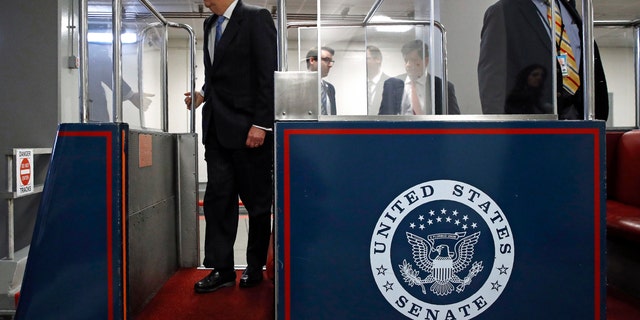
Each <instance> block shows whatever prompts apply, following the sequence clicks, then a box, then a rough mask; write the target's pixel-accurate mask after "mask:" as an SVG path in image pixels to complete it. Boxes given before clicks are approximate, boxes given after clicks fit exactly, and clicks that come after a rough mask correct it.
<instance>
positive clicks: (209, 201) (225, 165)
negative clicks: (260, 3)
mask: <svg viewBox="0 0 640 320" xmlns="http://www.w3.org/2000/svg"><path fill="white" fill-rule="evenodd" d="M204 5H205V6H206V7H207V8H209V9H210V10H211V11H212V12H213V13H214V14H213V15H211V16H210V17H208V18H207V19H206V20H205V22H204V31H205V32H204V65H205V81H204V86H203V87H202V90H201V92H199V93H197V94H196V97H195V99H196V101H195V105H196V106H198V105H200V103H202V102H203V101H204V102H205V105H204V107H203V109H202V129H203V130H202V131H203V143H204V146H205V160H206V162H207V176H208V181H207V188H206V191H205V196H204V215H205V219H206V223H207V226H206V234H205V243H204V254H205V257H204V266H205V267H208V268H213V270H212V271H211V273H210V274H209V275H207V276H206V277H205V278H203V279H202V280H200V281H198V282H197V283H196V284H195V287H194V288H195V291H196V292H197V293H204V292H212V291H215V290H218V289H220V288H222V287H228V286H233V285H235V278H236V274H235V271H234V259H233V244H234V242H235V238H236V231H237V229H238V212H239V211H238V196H239V197H240V198H241V199H242V202H243V204H244V206H245V208H246V209H247V211H248V214H249V237H248V244H247V269H246V270H245V271H244V273H243V275H242V277H241V278H240V287H241V288H244V287H252V286H255V285H257V284H259V283H260V282H261V281H262V279H263V274H262V267H263V266H264V265H265V264H266V259H267V250H268V247H269V237H270V234H271V206H272V202H273V186H272V173H271V170H272V166H273V133H272V127H273V122H274V118H273V117H274V106H273V99H274V92H273V91H274V87H273V85H274V83H273V74H274V71H276V68H277V50H276V43H277V41H276V29H275V25H274V22H273V18H272V17H271V13H270V12H269V11H268V10H266V9H264V8H260V7H255V6H250V5H245V4H243V3H242V1H241V0H235V1H234V0H205V1H204ZM185 95H187V97H186V99H185V102H186V103H187V105H188V106H190V105H191V97H190V95H189V94H188V93H187V94H185Z"/></svg>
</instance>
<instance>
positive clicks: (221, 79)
mask: <svg viewBox="0 0 640 320" xmlns="http://www.w3.org/2000/svg"><path fill="white" fill-rule="evenodd" d="M217 19H218V16H217V15H215V14H214V15H211V16H209V17H208V18H207V19H206V20H205V22H204V30H205V32H204V64H205V66H204V67H205V68H204V71H205V72H204V73H205V82H204V86H203V91H204V97H205V105H204V107H203V109H202V133H203V142H204V143H206V141H207V139H208V138H209V137H211V136H212V133H214V134H215V137H217V139H218V141H219V143H220V144H221V145H222V146H223V147H225V148H235V149H238V148H244V147H245V141H246V138H247V133H248V132H249V129H250V128H251V126H252V125H257V126H261V127H264V128H271V127H273V122H274V108H273V99H274V93H273V73H274V71H275V70H276V68H277V65H278V62H277V48H276V45H277V40H276V28H275V25H274V23H273V19H272V18H271V13H270V12H269V11H268V10H266V9H264V8H259V7H255V6H250V5H245V4H243V3H242V1H238V4H237V5H236V7H235V9H234V10H233V13H232V14H231V19H230V20H229V21H228V23H227V27H226V28H225V30H224V33H223V34H222V38H220V41H219V42H218V44H217V45H216V46H215V54H214V62H213V64H211V59H210V58H209V57H210V55H209V43H208V40H209V33H210V32H211V29H212V28H211V26H213V25H214V24H215V22H216V20H217ZM214 32H215V30H214ZM210 130H214V131H215V132H210Z"/></svg>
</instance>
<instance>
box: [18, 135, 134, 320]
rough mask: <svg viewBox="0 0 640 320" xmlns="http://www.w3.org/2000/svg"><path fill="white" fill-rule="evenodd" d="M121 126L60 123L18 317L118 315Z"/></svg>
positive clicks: (120, 304)
mask: <svg viewBox="0 0 640 320" xmlns="http://www.w3.org/2000/svg"><path fill="white" fill-rule="evenodd" d="M126 130H127V126H126V125H125V124H63V125H61V126H60V128H59V130H58V136H57V139H56V143H55V146H54V148H53V153H52V157H51V163H50V165H49V172H48V174H47V179H46V181H45V186H44V190H43V194H42V200H41V204H40V208H39V211H38V216H37V220H36V225H35V229H34V234H33V238H32V241H31V247H30V250H29V257H28V261H27V266H26V270H25V276H24V281H23V283H22V290H21V294H20V301H19V304H18V310H17V313H16V318H17V319H48V318H56V319H113V318H114V317H116V318H122V315H123V314H124V312H123V305H124V303H123V292H122V290H123V273H122V270H123V268H124V267H123V266H124V265H123V244H122V232H123V230H124V228H123V227H122V219H121V213H122V202H123V196H122V179H123V177H122V174H121V173H122V161H123V159H122V156H123V154H122V150H123V143H124V142H123V141H122V132H123V131H126ZM109 241H111V242H109ZM109 262H111V264H109Z"/></svg>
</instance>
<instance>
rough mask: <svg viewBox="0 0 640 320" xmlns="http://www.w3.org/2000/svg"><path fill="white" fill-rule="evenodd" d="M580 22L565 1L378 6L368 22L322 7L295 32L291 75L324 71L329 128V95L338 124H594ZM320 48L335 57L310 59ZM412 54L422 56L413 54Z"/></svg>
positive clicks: (600, 107) (459, 0) (455, 0)
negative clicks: (346, 119) (433, 118)
mask: <svg viewBox="0 0 640 320" xmlns="http://www.w3.org/2000/svg"><path fill="white" fill-rule="evenodd" d="M378 4H380V5H379V7H377V5H378ZM356 7H357V6H356ZM399 7H400V8H405V9H406V10H409V11H402V12H399V11H397V9H398V8H399ZM330 8H333V11H331V10H330ZM318 12H320V14H317V13H318ZM352 12H353V15H351V13H352ZM580 14H581V13H580V12H578V10H577V9H576V8H574V7H573V6H571V5H569V4H565V3H564V2H561V1H545V0H533V1H512V0H499V1H496V0H478V1H469V0H450V1H446V2H445V1H440V0H434V1H425V2H423V1H419V2H415V1H413V2H406V3H404V5H402V3H398V2H390V1H387V2H384V1H382V2H380V1H376V2H375V3H374V4H373V7H372V8H371V10H370V11H369V12H368V14H367V16H366V17H365V16H364V15H362V16H358V15H357V14H356V12H355V9H352V10H351V11H349V10H342V12H340V13H337V12H336V10H335V5H334V6H332V3H331V2H330V1H322V0H320V1H317V8H316V16H315V17H316V21H315V22H314V21H311V22H304V23H300V22H296V21H292V22H289V23H288V24H287V26H288V28H289V30H288V31H287V35H288V55H287V56H288V57H289V61H288V66H289V70H287V71H311V72H314V70H312V69H309V67H307V65H306V63H307V61H309V60H311V62H312V63H313V62H315V63H318V65H320V66H324V67H325V69H326V70H325V71H324V72H322V69H321V72H320V73H319V74H316V76H317V78H318V88H317V90H318V93H319V94H318V108H317V114H318V115H319V119H320V120H322V119H326V118H324V117H323V111H322V107H321V106H322V104H323V102H322V101H324V100H323V98H322V96H323V94H322V92H323V90H324V89H323V88H328V89H327V92H329V93H330V94H329V98H328V100H329V101H332V99H335V105H331V107H335V115H337V116H351V115H357V116H365V115H366V116H377V115H385V116H389V115H397V116H402V117H401V118H402V119H408V120H411V119H417V118H413V117H409V118H407V117H405V116H408V115H414V114H415V115H418V114H424V115H452V114H462V115H511V116H510V117H512V118H514V119H575V120H578V119H585V118H586V119H590V117H591V115H590V114H589V113H588V111H589V109H588V107H589V104H588V103H586V104H585V103H584V102H585V95H584V91H583V88H584V87H585V85H586V84H584V83H580V78H581V77H582V76H584V75H583V71H582V67H583V60H584V58H583V56H582V55H583V52H585V51H586V50H584V49H585V48H584V46H583V45H582V44H581V43H582V39H581V27H582V26H581V21H580V19H579V17H580ZM363 18H364V19H363ZM550 26H555V27H554V28H551V27H550ZM317 47H326V48H331V49H333V54H331V52H329V55H330V57H328V56H326V54H325V56H323V55H322V52H321V53H320V56H319V58H318V59H319V60H317V61H316V60H315V59H316V58H315V57H310V59H307V55H306V54H307V53H308V52H309V50H310V49H312V48H317ZM403 47H405V49H406V50H407V51H405V52H403ZM412 47H413V48H414V51H415V47H421V48H422V49H421V50H419V51H417V52H411V50H410V49H411V48H412ZM416 55H417V56H416ZM323 58H327V59H325V60H326V62H325V60H322V59H323ZM311 68H313V67H311ZM597 68H598V67H597V66H596V67H595V69H597ZM315 70H317V69H315ZM414 71H415V75H414V76H412V75H411V73H412V72H414ZM589 72H591V71H589ZM598 77H599V75H598V73H597V72H596V74H595V80H596V88H595V89H594V88H592V89H591V90H593V91H594V92H596V97H595V100H596V101H600V103H597V104H596V107H597V108H596V112H595V117H596V118H599V119H602V118H603V116H602V115H603V112H604V117H606V114H607V113H606V112H607V110H606V109H607V106H606V103H602V101H605V102H606V100H607V99H608V97H607V94H606V93H605V94H602V92H603V91H602V90H601V89H598V88H597V85H598V84H599V83H600V81H599V78H598ZM414 78H416V79H417V80H415V82H414V80H413V79H414ZM380 79H383V81H381V80H380ZM389 79H391V81H388V80H389ZM385 82H386V85H387V87H388V89H387V90H386V92H387V94H386V95H385V94H384V92H385ZM414 85H415V86H416V89H415V90H414V89H412V88H413V86H414ZM414 91H415V92H417V99H416V98H414V95H413V92H414ZM605 92H606V91H605ZM332 95H333V96H334V97H333V96H332ZM385 97H386V98H387V99H386V100H385ZM602 97H604V100H602V99H599V98H602ZM414 99H415V100H414ZM415 101H417V103H414V102H415ZM415 104H418V105H420V107H421V110H418V109H416V108H413V107H412V105H415ZM443 105H446V106H447V107H446V108H445V107H443ZM314 109H315V108H314ZM330 110H331V109H330ZM332 111H333V110H332ZM328 115H331V114H328ZM388 118H389V117H380V119H388ZM396 119H397V117H396Z"/></svg>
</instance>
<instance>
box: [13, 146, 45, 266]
mask: <svg viewBox="0 0 640 320" xmlns="http://www.w3.org/2000/svg"><path fill="white" fill-rule="evenodd" d="M23 149H29V150H32V151H33V154H34V155H35V154H51V148H13V149H12V152H11V153H10V154H7V155H6V156H7V192H5V193H4V197H5V198H6V199H7V260H13V259H14V258H15V227H14V223H15V218H14V203H13V202H14V200H15V199H17V198H21V197H25V196H29V195H33V194H38V193H41V192H42V190H43V189H44V185H43V184H42V185H34V187H33V192H30V193H28V194H24V195H19V194H18V193H17V192H16V190H14V189H13V186H14V185H15V181H14V177H15V179H17V177H18V176H19V174H15V175H14V169H15V166H14V159H15V157H16V153H17V151H18V150H23ZM32 170H33V169H32Z"/></svg>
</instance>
